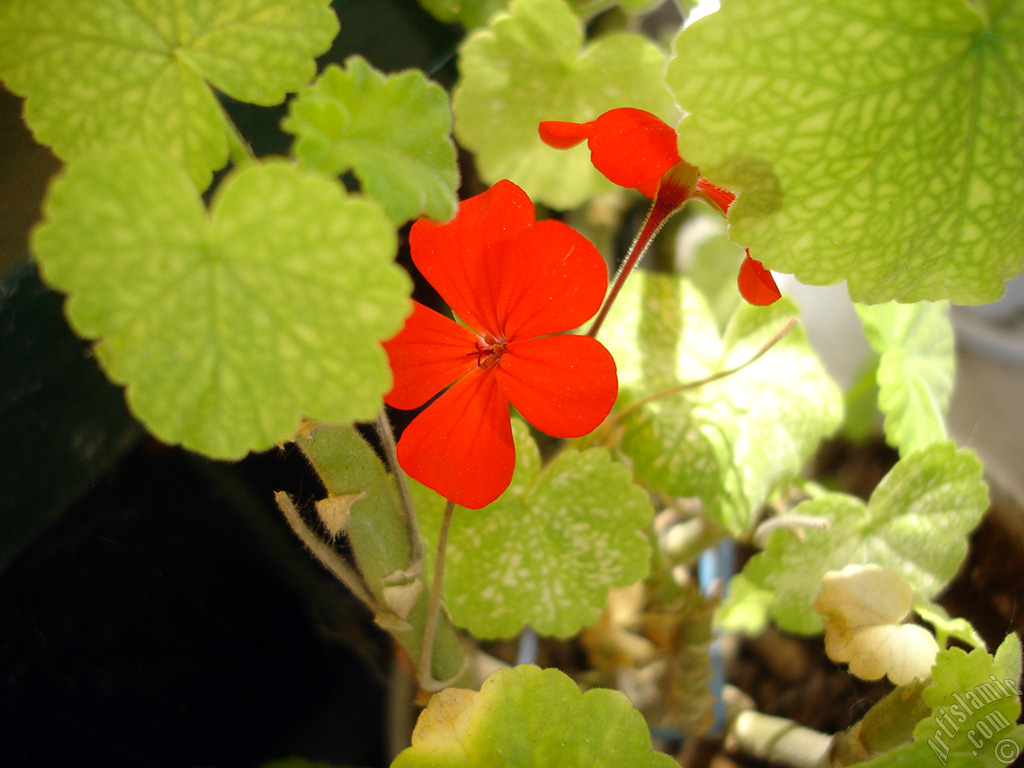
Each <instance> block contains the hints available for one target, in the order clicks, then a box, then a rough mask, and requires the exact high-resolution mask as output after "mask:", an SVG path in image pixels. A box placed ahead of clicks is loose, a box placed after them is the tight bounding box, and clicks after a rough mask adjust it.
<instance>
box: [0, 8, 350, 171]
mask: <svg viewBox="0 0 1024 768" xmlns="http://www.w3.org/2000/svg"><path fill="white" fill-rule="evenodd" d="M337 32H338V20H337V18H336V17H335V15H334V13H333V11H331V9H330V7H329V3H328V1H327V0H191V1H190V2H187V3H186V2H175V3H171V2H164V3H156V2H152V0H89V2H80V1H79V0H5V2H3V3H0V79H2V80H3V81H4V82H5V83H6V84H7V87H8V88H10V89H11V90H12V91H14V92H15V93H17V94H18V95H20V96H24V97H25V98H27V100H28V101H27V103H26V106H25V121H26V122H27V123H28V125H29V127H30V128H31V129H32V131H33V133H34V134H35V136H36V138H37V139H38V140H39V141H40V142H42V143H44V144H47V145H49V146H50V147H51V148H52V149H53V151H54V152H55V153H56V154H57V155H58V156H59V157H61V158H62V159H64V160H71V159H74V158H76V157H79V156H81V155H83V154H85V153H87V152H94V151H97V150H101V149H103V148H105V147H108V146H112V145H114V144H118V143H121V142H124V141H127V140H129V139H131V140H139V139H141V140H142V141H143V142H145V143H146V144H148V145H149V146H152V147H154V148H158V149H160V150H161V151H165V152H169V153H170V155H171V156H172V157H174V158H175V159H177V160H178V161H179V162H181V163H182V164H183V165H184V166H185V167H186V168H187V169H188V172H189V175H190V176H191V177H192V180H193V181H194V182H195V183H196V185H197V186H199V187H200V188H201V189H205V188H206V187H207V186H208V185H209V183H210V178H211V172H212V171H213V170H216V169H217V168H220V167H221V166H223V165H224V163H225V162H226V161H227V156H228V145H227V131H228V130H229V128H228V125H227V123H226V121H225V118H224V114H223V112H222V110H221V107H220V105H219V104H218V102H217V98H216V96H214V94H213V92H212V91H211V89H210V86H211V85H212V86H213V87H215V88H217V89H219V90H221V91H223V92H224V93H226V94H228V95H229V96H231V97H233V98H236V99H239V100H241V101H248V102H252V103H254V104H261V105H265V106H266V105H271V104H277V103H279V102H281V101H283V100H284V98H285V96H286V94H287V93H289V92H291V91H297V90H298V89H299V88H301V87H302V86H303V85H305V84H306V83H308V82H309V80H310V79H311V78H312V77H313V74H314V73H315V71H316V63H315V61H314V58H313V57H314V56H316V55H318V54H320V53H323V52H324V51H325V50H327V48H328V46H329V45H330V43H331V40H333V39H334V36H335V35H336V34H337ZM208 83H209V85H208Z"/></svg>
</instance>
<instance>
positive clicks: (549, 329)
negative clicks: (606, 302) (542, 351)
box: [496, 221, 608, 341]
mask: <svg viewBox="0 0 1024 768" xmlns="http://www.w3.org/2000/svg"><path fill="white" fill-rule="evenodd" d="M501 267H502V268H501V269H500V277H501V285H500V289H499V291H498V295H497V301H498V305H497V308H496V309H497V315H498V317H499V318H500V319H499V322H500V323H501V324H502V329H501V331H502V338H504V339H507V340H508V341H514V340H515V339H529V338H533V337H535V336H546V335H549V334H553V333H561V332H562V331H568V330H572V329H573V328H576V327H578V326H580V325H582V324H583V323H585V322H586V321H587V320H589V319H590V318H591V317H593V316H594V314H595V313H596V312H597V310H598V309H600V308H601V301H602V300H603V299H604V294H605V291H606V290H607V288H608V268H607V267H606V266H605V263H604V259H603V258H602V257H601V254H600V253H598V251H597V249H596V248H595V247H594V246H593V244H592V243H591V242H590V241H589V240H587V238H585V237H584V236H583V235H581V234H580V233H579V232H577V231H576V230H575V229H573V228H572V227H570V226H568V225H567V224H563V223H562V222H560V221H542V222H539V223H537V224H534V225H533V226H532V227H529V228H528V229H526V230H525V231H524V232H523V233H522V234H521V235H519V237H518V238H516V240H515V242H513V243H512V246H511V248H509V250H508V251H507V252H506V253H505V254H504V259H503V262H502V265H501Z"/></svg>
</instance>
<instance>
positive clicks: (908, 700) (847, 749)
mask: <svg viewBox="0 0 1024 768" xmlns="http://www.w3.org/2000/svg"><path fill="white" fill-rule="evenodd" d="M930 682H931V681H930V680H915V681H914V682H912V683H908V684H907V685H901V686H900V687H899V688H896V689H895V690H892V691H890V692H889V693H888V694H886V696H885V697H884V698H882V699H881V700H880V701H879V702H878V703H877V704H875V705H874V706H873V707H871V709H869V710H868V711H867V713H866V714H865V715H864V717H863V718H861V720H860V721H859V722H857V723H855V724H854V725H853V726H851V727H850V728H848V729H847V730H845V731H843V732H842V733H840V734H837V735H836V737H835V741H834V743H833V745H832V754H831V758H832V759H831V763H830V765H832V766H842V765H853V764H854V763H860V762H863V761H865V760H870V759H871V758H872V757H876V756H878V755H880V754H882V753H883V752H888V751H889V750H891V749H895V748H896V747H898V746H899V745H901V744H904V743H906V742H908V741H910V740H911V738H912V737H913V735H914V727H915V726H916V725H917V723H918V721H920V720H921V719H923V718H925V717H927V716H928V715H929V714H930V713H931V709H930V708H929V706H928V704H927V703H926V702H925V700H924V698H923V697H922V696H921V694H922V692H923V691H924V689H925V687H927V686H928V685H929V684H930Z"/></svg>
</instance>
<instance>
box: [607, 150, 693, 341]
mask: <svg viewBox="0 0 1024 768" xmlns="http://www.w3.org/2000/svg"><path fill="white" fill-rule="evenodd" d="M698 178H699V177H698V174H697V169H696V168H694V167H693V166H692V165H690V164H689V163H686V162H681V163H679V164H678V165H676V166H674V167H673V168H671V169H669V171H668V172H667V173H666V174H665V176H664V177H663V178H662V180H661V185H660V186H659V187H658V194H657V195H655V197H654V203H653V204H652V205H651V210H650V212H649V213H648V214H647V218H646V219H644V225H643V227H641V228H640V234H638V235H637V236H636V239H635V240H634V241H633V245H632V246H630V249H629V255H628V256H627V257H626V260H625V261H624V262H623V263H622V266H621V267H619V271H618V272H616V273H615V279H614V280H613V281H612V287H611V290H609V291H608V296H607V297H605V300H604V304H603V305H602V306H601V311H600V312H598V313H597V317H595V318H594V322H593V323H591V325H590V330H588V331H587V336H590V337H591V338H594V337H596V336H597V332H598V331H599V330H600V329H601V326H602V325H603V324H604V320H605V318H606V317H607V316H608V311H609V310H610V309H611V308H612V304H614V303H615V299H616V297H617V296H618V295H619V291H621V290H622V286H623V285H625V283H626V278H628V277H629V275H630V273H631V272H632V271H633V270H634V269H635V268H636V266H637V264H639V263H640V260H641V259H642V258H643V257H644V254H645V253H647V249H648V247H650V245H651V241H652V240H654V236H655V235H656V234H658V232H660V231H661V228H662V227H663V226H665V222H667V221H668V220H669V218H671V216H672V214H674V213H676V212H677V211H680V210H682V208H683V206H684V205H686V201H687V200H689V199H690V198H691V197H693V194H694V190H695V188H696V185H697V179H698Z"/></svg>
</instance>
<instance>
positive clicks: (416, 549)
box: [376, 408, 423, 563]
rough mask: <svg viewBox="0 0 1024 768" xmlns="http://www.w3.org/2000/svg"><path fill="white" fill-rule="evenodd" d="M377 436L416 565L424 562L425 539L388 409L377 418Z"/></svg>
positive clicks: (383, 410) (382, 411) (382, 410)
mask: <svg viewBox="0 0 1024 768" xmlns="http://www.w3.org/2000/svg"><path fill="white" fill-rule="evenodd" d="M376 426H377V435H378V436H379V437H380V442H381V444H382V445H383V446H384V456H385V458H386V459H387V462H388V467H389V468H390V469H391V476H392V477H393V478H394V479H395V485H397V486H398V495H399V498H401V500H402V510H403V511H404V512H405V524H406V526H407V527H408V529H409V541H410V542H412V554H411V558H412V561H413V562H414V563H416V562H421V561H422V560H423V537H422V536H421V535H420V529H419V526H418V525H417V523H416V513H415V512H414V511H413V507H412V495H411V494H410V493H409V478H408V477H406V474H405V470H404V469H402V467H401V465H400V464H399V463H398V447H397V445H396V444H395V432H394V430H393V429H392V428H391V420H390V419H388V414H387V410H386V409H383V408H382V409H381V411H380V414H379V415H378V416H377V422H376Z"/></svg>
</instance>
